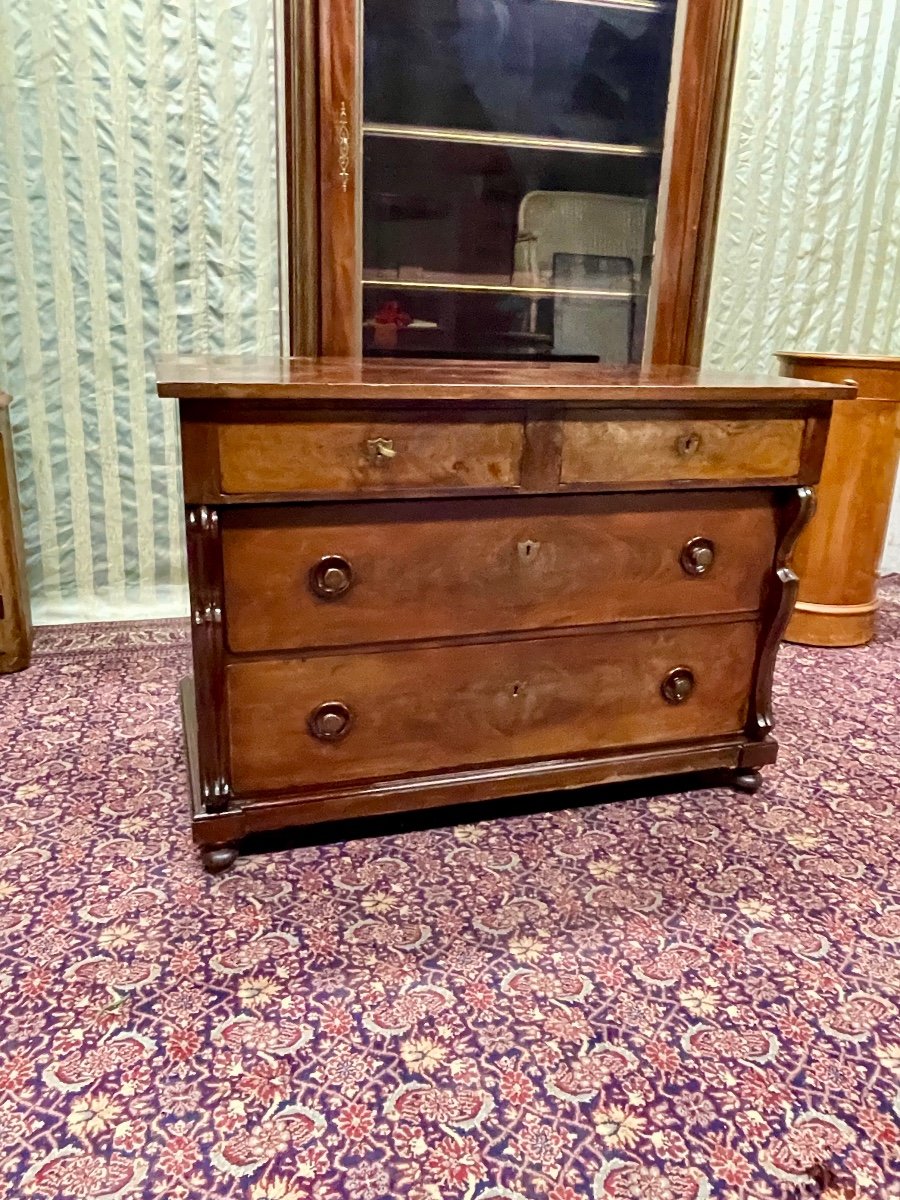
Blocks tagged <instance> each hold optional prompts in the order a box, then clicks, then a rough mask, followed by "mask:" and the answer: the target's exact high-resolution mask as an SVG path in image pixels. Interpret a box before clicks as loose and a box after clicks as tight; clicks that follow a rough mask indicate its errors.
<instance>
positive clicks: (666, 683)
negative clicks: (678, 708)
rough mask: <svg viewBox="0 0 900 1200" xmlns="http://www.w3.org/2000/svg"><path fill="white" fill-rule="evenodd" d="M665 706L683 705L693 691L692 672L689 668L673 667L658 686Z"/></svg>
mask: <svg viewBox="0 0 900 1200" xmlns="http://www.w3.org/2000/svg"><path fill="white" fill-rule="evenodd" d="M659 690H660V691H661V692H662V697H663V700H665V702H666V703H667V704H684V702H685V700H687V699H688V698H689V697H690V695H691V693H692V692H693V690H694V672H693V671H692V670H691V669H690V667H675V668H674V669H673V670H671V671H670V672H669V673H668V675H667V676H666V677H665V679H664V680H663V681H662V684H661V685H660V689H659Z"/></svg>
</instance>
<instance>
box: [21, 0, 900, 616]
mask: <svg viewBox="0 0 900 1200" xmlns="http://www.w3.org/2000/svg"><path fill="white" fill-rule="evenodd" d="M691 2H693V3H702V2H703V0H691ZM274 24H275V22H274V20H273V15H272V4H271V0H230V2H229V0H213V2H211V3H204V2H203V0H115V2H114V3H112V2H109V0H67V2H66V3H61V2H60V0H6V2H5V3H2V0H0V387H4V388H5V389H6V390H8V391H10V392H11V393H12V394H13V396H14V397H15V400H16V403H15V405H14V408H13V416H14V421H15V425H16V432H17V458H18V467H19V473H20V478H21V491H22V496H23V502H24V506H25V519H26V536H27V542H28V554H29V564H30V574H31V583H32V589H33V594H34V599H35V608H36V615H37V617H38V620H54V619H72V618H76V617H77V618H82V619H84V618H87V619H90V618H96V619H100V618H103V617H108V616H131V615H134V616H137V615H145V614H151V613H158V614H162V613H166V612H172V611H183V610H184V608H185V604H186V600H185V590H184V567H183V535H182V512H181V494H180V485H179V477H178V446H177V429H176V424H175V414H174V411H173V406H172V405H171V404H170V403H159V402H158V401H157V400H156V398H155V393H154V389H153V373H152V369H153V361H154V358H155V356H156V354H157V352H158V351H159V350H160V349H163V350H181V351H197V352H202V351H206V350H219V349H223V350H229V351H259V352H272V351H275V350H276V348H277V346H278V323H279V319H278V295H277V279H278V270H277V268H278V236H277V196H278V193H277V188H276V182H275V177H276V129H275V112H274V105H275V101H274V97H275V82H274V61H275V54H274V47H273V40H274ZM898 189H900V0H830V2H829V3H825V2H824V0H744V13H743V21H742V36H741V43H740V47H739V61H738V65H737V83H736V94H735V99H734V107H733V118H732V127H731V131H730V138H729V148H728V155H727V163H726V171H725V180H724V190H723V199H722V217H721V224H720V229H719V237H718V246H717V253H716V261H715V270H714V280H713V291H712V304H711V311H710V318H709V327H708V341H707V352H706V358H707V361H708V362H709V363H710V364H712V365H718V366H727V367H731V368H752V369H758V368H762V369H764V370H771V369H772V367H773V360H772V352H773V351H774V350H776V349H778V348H781V347H783V346H784V347H790V346H793V347H813V348H819V347H822V348H829V349H835V350H856V351H865V350H869V351H884V352H893V353H895V354H896V353H900V330H898V311H900V204H898V200H897V195H898ZM897 508H898V512H897V518H896V520H895V524H894V530H893V532H892V535H891V536H892V543H891V548H890V549H889V553H888V557H887V559H886V562H885V565H886V567H890V568H892V569H895V570H898V569H900V504H898V505H897Z"/></svg>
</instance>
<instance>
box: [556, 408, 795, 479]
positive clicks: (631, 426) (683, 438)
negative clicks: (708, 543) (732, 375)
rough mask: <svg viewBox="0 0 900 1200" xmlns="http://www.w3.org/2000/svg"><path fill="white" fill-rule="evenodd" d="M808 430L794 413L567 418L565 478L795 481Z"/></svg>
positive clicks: (564, 448)
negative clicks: (744, 416) (731, 416)
mask: <svg viewBox="0 0 900 1200" xmlns="http://www.w3.org/2000/svg"><path fill="white" fill-rule="evenodd" d="M804 427H805V423H804V422H803V421H802V420H792V419H788V418H784V419H776V420H746V421H739V420H735V421H728V420H712V419H709V418H702V417H698V418H697V419H696V420H693V419H684V420H677V421H673V420H662V419H661V420H653V421H646V420H640V419H635V420H630V421H604V420H571V421H566V422H565V423H564V424H563V434H562V470H561V475H560V481H561V483H562V484H563V485H565V484H578V483H628V482H630V483H656V482H660V483H663V482H668V481H671V482H682V481H690V480H698V481H699V480H717V479H721V480H739V479H745V480H761V479H767V480H768V479H771V480H775V479H793V478H794V477H796V476H797V474H798V473H799V471H800V452H801V448H802V444H803V433H804Z"/></svg>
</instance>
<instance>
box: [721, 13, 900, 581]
mask: <svg viewBox="0 0 900 1200" xmlns="http://www.w3.org/2000/svg"><path fill="white" fill-rule="evenodd" d="M782 349H794V350H830V351H839V352H842V353H857V354H859V353H865V352H869V353H881V354H900V0H829V2H828V3H825V0H744V11H743V19H742V25H741V39H740V43H739V50H738V61H737V79H736V87H735V93H734V100H733V108H732V119H731V128H730V130H729V142H728V151H727V156H726V163H725V178H724V186H723V191H722V206H721V212H720V224H719V231H718V239H717V245H716V255H715V265H714V270H713V286H712V295H711V305H710V314H709V321H708V325H707V340H706V353H705V359H706V361H707V363H709V364H710V365H711V366H717V367H729V368H733V369H737V370H741V369H744V368H749V369H751V370H756V369H762V370H766V371H772V370H773V369H774V368H775V366H776V363H775V360H774V359H773V357H772V356H773V353H774V351H776V350H782ZM883 569H885V570H894V571H897V570H900V496H898V495H897V494H895V498H894V519H893V523H892V528H891V532H890V534H889V545H888V549H887V552H886V555H885V560H884V564H883Z"/></svg>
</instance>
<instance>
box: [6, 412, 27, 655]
mask: <svg viewBox="0 0 900 1200" xmlns="http://www.w3.org/2000/svg"><path fill="white" fill-rule="evenodd" d="M30 659H31V609H30V607H29V604H28V589H27V587H26V585H25V551H24V549H23V546H22V525H21V521H20V517H19V500H18V494H17V490H16V474H15V470H14V468H13V452H12V436H11V434H10V428H9V396H7V395H6V394H5V393H4V392H0V673H3V672H7V671H21V669H22V668H23V667H27V666H28V663H29V661H30Z"/></svg>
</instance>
